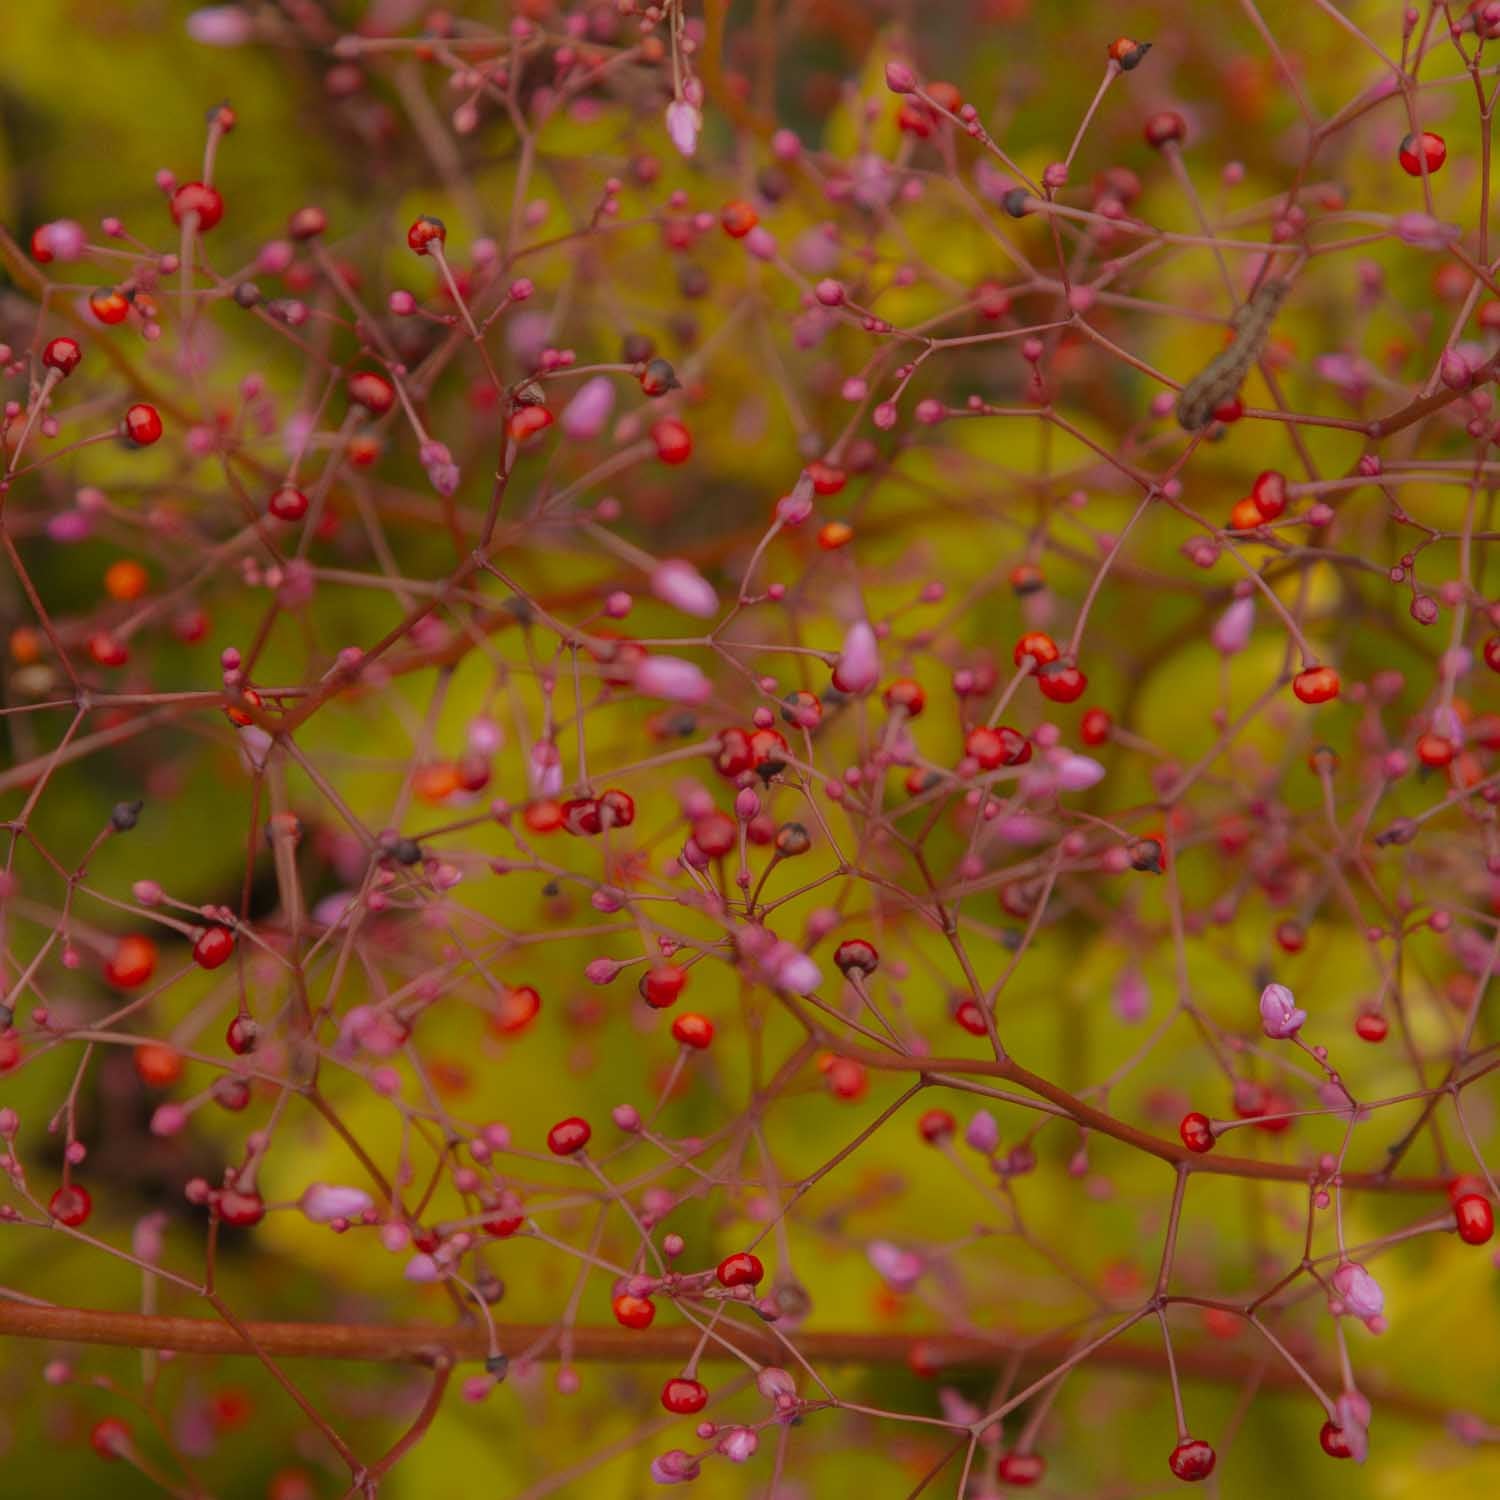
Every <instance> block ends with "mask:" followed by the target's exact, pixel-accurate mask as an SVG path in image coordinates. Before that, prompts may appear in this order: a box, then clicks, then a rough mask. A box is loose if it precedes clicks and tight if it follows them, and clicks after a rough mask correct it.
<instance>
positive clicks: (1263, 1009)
mask: <svg viewBox="0 0 1500 1500" xmlns="http://www.w3.org/2000/svg"><path fill="white" fill-rule="evenodd" d="M1306 1020H1307V1012H1306V1011H1305V1010H1299V1009H1298V1008H1297V1000H1296V997H1295V996H1294V995H1293V994H1292V992H1291V991H1290V990H1289V989H1288V988H1287V987H1286V986H1285V985H1284V984H1268V985H1267V986H1266V987H1265V989H1263V990H1262V991H1261V992H1260V1024H1261V1026H1262V1027H1263V1028H1264V1029H1265V1033H1266V1035H1267V1036H1268V1037H1270V1038H1271V1040H1272V1041H1275V1042H1285V1041H1289V1040H1290V1039H1291V1038H1292V1037H1294V1036H1296V1035H1297V1033H1298V1032H1299V1031H1300V1030H1301V1029H1302V1025H1303V1023H1304V1022H1305V1021H1306Z"/></svg>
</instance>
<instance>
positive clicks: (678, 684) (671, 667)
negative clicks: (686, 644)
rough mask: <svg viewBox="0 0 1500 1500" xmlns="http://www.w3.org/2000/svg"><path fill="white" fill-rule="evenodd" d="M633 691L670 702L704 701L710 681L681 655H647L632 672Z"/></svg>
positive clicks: (710, 693)
mask: <svg viewBox="0 0 1500 1500" xmlns="http://www.w3.org/2000/svg"><path fill="white" fill-rule="evenodd" d="M635 687H636V691H637V692H639V693H643V694H645V696H646V697H648V698H664V699H666V700H667V701H668V702H669V703H691V704H698V703H706V702H708V700H709V698H711V697H712V696H713V690H714V689H713V684H712V683H711V682H710V681H709V680H708V678H707V677H705V676H704V675H703V673H702V671H701V670H700V669H699V668H698V667H697V666H695V665H694V664H693V663H692V662H690V661H684V660H683V659H682V658H681V657H680V656H648V657H647V658H646V659H645V660H644V661H643V662H642V663H641V664H640V665H639V666H638V667H637V668H636V671H635Z"/></svg>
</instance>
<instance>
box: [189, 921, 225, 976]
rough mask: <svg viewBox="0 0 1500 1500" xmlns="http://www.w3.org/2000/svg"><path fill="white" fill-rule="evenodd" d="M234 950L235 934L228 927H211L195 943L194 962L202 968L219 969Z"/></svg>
mask: <svg viewBox="0 0 1500 1500" xmlns="http://www.w3.org/2000/svg"><path fill="white" fill-rule="evenodd" d="M233 952H234V934H233V933H232V932H231V931H230V930H229V929H228V928H227V927H210V928H208V929H207V930H206V931H204V932H203V933H202V934H201V935H200V936H199V938H198V941H197V942H196V943H194V944H193V962H194V963H195V964H197V965H198V967H199V968H200V969H217V968H218V967H219V966H220V964H224V963H227V962H228V961H229V955H230V954H231V953H233Z"/></svg>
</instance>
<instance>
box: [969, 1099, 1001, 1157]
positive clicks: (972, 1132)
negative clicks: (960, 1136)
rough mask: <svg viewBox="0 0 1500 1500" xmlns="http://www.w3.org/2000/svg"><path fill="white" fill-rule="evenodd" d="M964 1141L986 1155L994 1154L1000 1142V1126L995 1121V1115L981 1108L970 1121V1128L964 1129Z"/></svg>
mask: <svg viewBox="0 0 1500 1500" xmlns="http://www.w3.org/2000/svg"><path fill="white" fill-rule="evenodd" d="M964 1141H965V1142H966V1143H967V1144H968V1145H969V1146H972V1147H973V1149H974V1150H975V1151H981V1152H983V1153H984V1155H986V1156H990V1155H992V1154H993V1152H994V1150H995V1148H996V1147H997V1146H998V1145H999V1144H1000V1127H999V1126H998V1125H997V1124H996V1123H995V1117H994V1115H992V1114H991V1113H990V1112H989V1110H987V1109H982V1110H980V1111H979V1113H978V1114H976V1115H975V1116H974V1118H973V1119H972V1120H970V1121H969V1124H968V1128H967V1129H966V1130H965V1131H964Z"/></svg>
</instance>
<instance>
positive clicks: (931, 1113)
mask: <svg viewBox="0 0 1500 1500" xmlns="http://www.w3.org/2000/svg"><path fill="white" fill-rule="evenodd" d="M957 1129H958V1121H957V1120H955V1119H954V1118H953V1116H952V1115H951V1114H950V1113H949V1112H948V1111H947V1110H946V1109H929V1110H924V1111H923V1113H922V1117H921V1118H920V1119H919V1120H918V1121H917V1134H918V1135H920V1136H921V1137H922V1139H923V1140H924V1141H926V1142H927V1144H928V1145H929V1146H935V1145H937V1143H938V1142H939V1141H946V1140H948V1139H949V1138H950V1137H951V1136H952V1135H953V1133H954V1131H956V1130H957Z"/></svg>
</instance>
